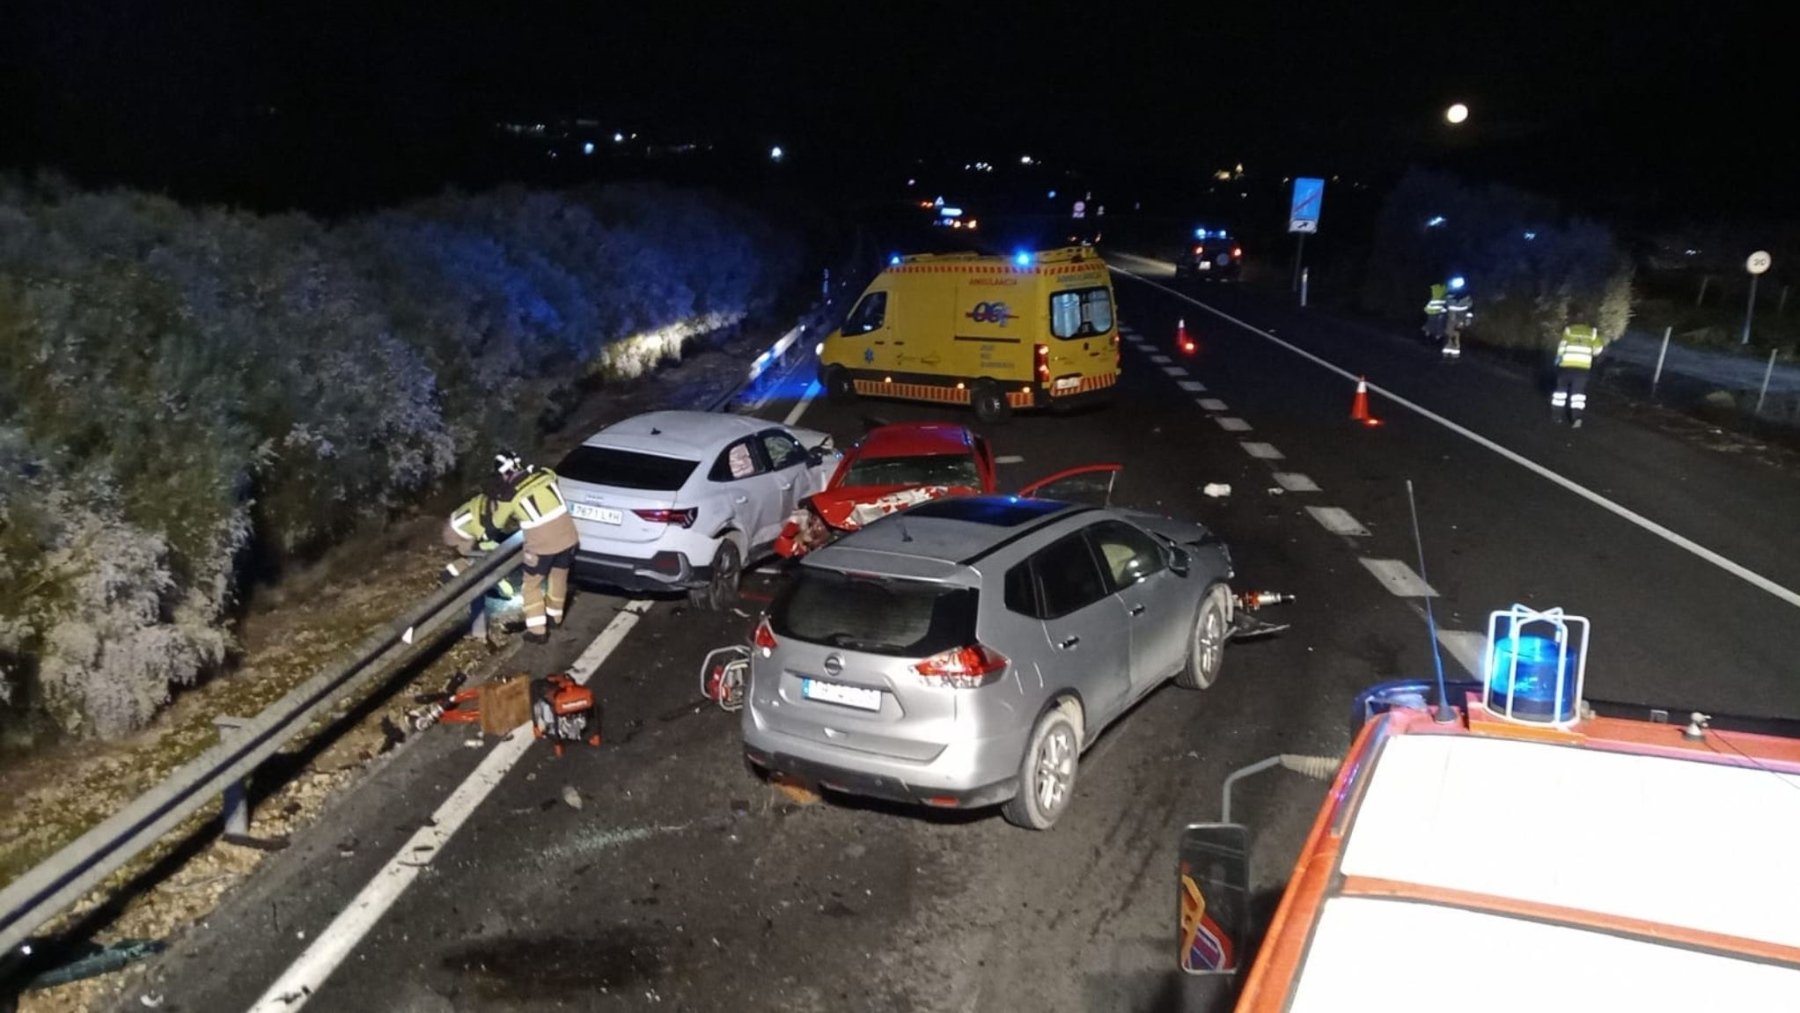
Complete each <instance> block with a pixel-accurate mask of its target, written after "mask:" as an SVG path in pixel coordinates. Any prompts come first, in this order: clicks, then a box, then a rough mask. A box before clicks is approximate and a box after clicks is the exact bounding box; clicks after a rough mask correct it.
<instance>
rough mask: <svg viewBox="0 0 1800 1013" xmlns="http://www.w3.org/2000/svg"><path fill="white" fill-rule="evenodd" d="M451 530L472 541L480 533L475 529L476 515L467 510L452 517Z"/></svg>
mask: <svg viewBox="0 0 1800 1013" xmlns="http://www.w3.org/2000/svg"><path fill="white" fill-rule="evenodd" d="M450 530H452V531H454V532H456V533H457V534H459V535H461V536H463V537H464V538H468V539H471V540H472V539H474V537H475V536H476V535H477V534H479V533H480V532H479V531H478V530H477V529H476V527H475V515H474V513H472V512H470V511H467V510H461V511H458V512H457V513H455V514H453V515H451V517H450Z"/></svg>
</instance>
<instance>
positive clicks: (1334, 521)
mask: <svg viewBox="0 0 1800 1013" xmlns="http://www.w3.org/2000/svg"><path fill="white" fill-rule="evenodd" d="M1306 512H1307V513H1309V514H1312V517H1313V520H1315V521H1318V522H1319V523H1320V524H1322V525H1324V527H1325V530H1326V531H1329V532H1331V533H1332V534H1334V535H1345V536H1348V537H1351V538H1367V537H1368V535H1369V529H1368V528H1365V527H1363V526H1362V525H1361V524H1360V523H1358V522H1357V520H1356V518H1354V517H1352V516H1350V512H1349V511H1348V510H1345V509H1344V508H1343V507H1319V506H1309V507H1307V508H1306Z"/></svg>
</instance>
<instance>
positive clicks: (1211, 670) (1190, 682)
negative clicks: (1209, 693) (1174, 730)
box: [1175, 584, 1231, 689]
mask: <svg viewBox="0 0 1800 1013" xmlns="http://www.w3.org/2000/svg"><path fill="white" fill-rule="evenodd" d="M1230 632H1231V596H1230V593H1229V592H1227V591H1226V590H1225V585H1223V584H1214V585H1213V586H1212V587H1210V588H1207V590H1206V597H1205V598H1203V599H1201V601H1200V611H1199V612H1198V613H1196V614H1195V616H1194V630H1193V632H1192V633H1191V634H1189V638H1188V658H1187V664H1185V665H1183V666H1181V671H1179V672H1177V673H1175V685H1177V686H1180V687H1181V688H1182V689H1206V688H1207V687H1209V686H1211V685H1212V684H1213V683H1214V682H1216V681H1218V678H1219V670H1220V669H1221V668H1222V667H1224V663H1225V638H1226V636H1227V634H1229V633H1230Z"/></svg>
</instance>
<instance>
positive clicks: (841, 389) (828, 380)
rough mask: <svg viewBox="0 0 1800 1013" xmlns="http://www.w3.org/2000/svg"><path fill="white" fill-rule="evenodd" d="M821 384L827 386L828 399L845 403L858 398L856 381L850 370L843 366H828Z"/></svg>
mask: <svg viewBox="0 0 1800 1013" xmlns="http://www.w3.org/2000/svg"><path fill="white" fill-rule="evenodd" d="M819 384H820V386H822V387H824V388H825V399H826V400H827V401H834V402H837V403H838V404H845V403H848V402H850V401H854V400H856V383H855V381H853V380H852V379H851V378H850V371H849V370H847V369H845V368H844V367H842V366H826V367H825V373H824V375H822V376H820V377H819Z"/></svg>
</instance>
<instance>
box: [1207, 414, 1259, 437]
mask: <svg viewBox="0 0 1800 1013" xmlns="http://www.w3.org/2000/svg"><path fill="white" fill-rule="evenodd" d="M1213 421H1214V422H1217V423H1218V424H1219V428H1220V429H1223V430H1225V431H1226V432H1228V433H1247V432H1249V431H1250V423H1248V422H1245V421H1244V420H1243V419H1234V418H1232V417H1231V416H1229V415H1214V416H1213Z"/></svg>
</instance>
